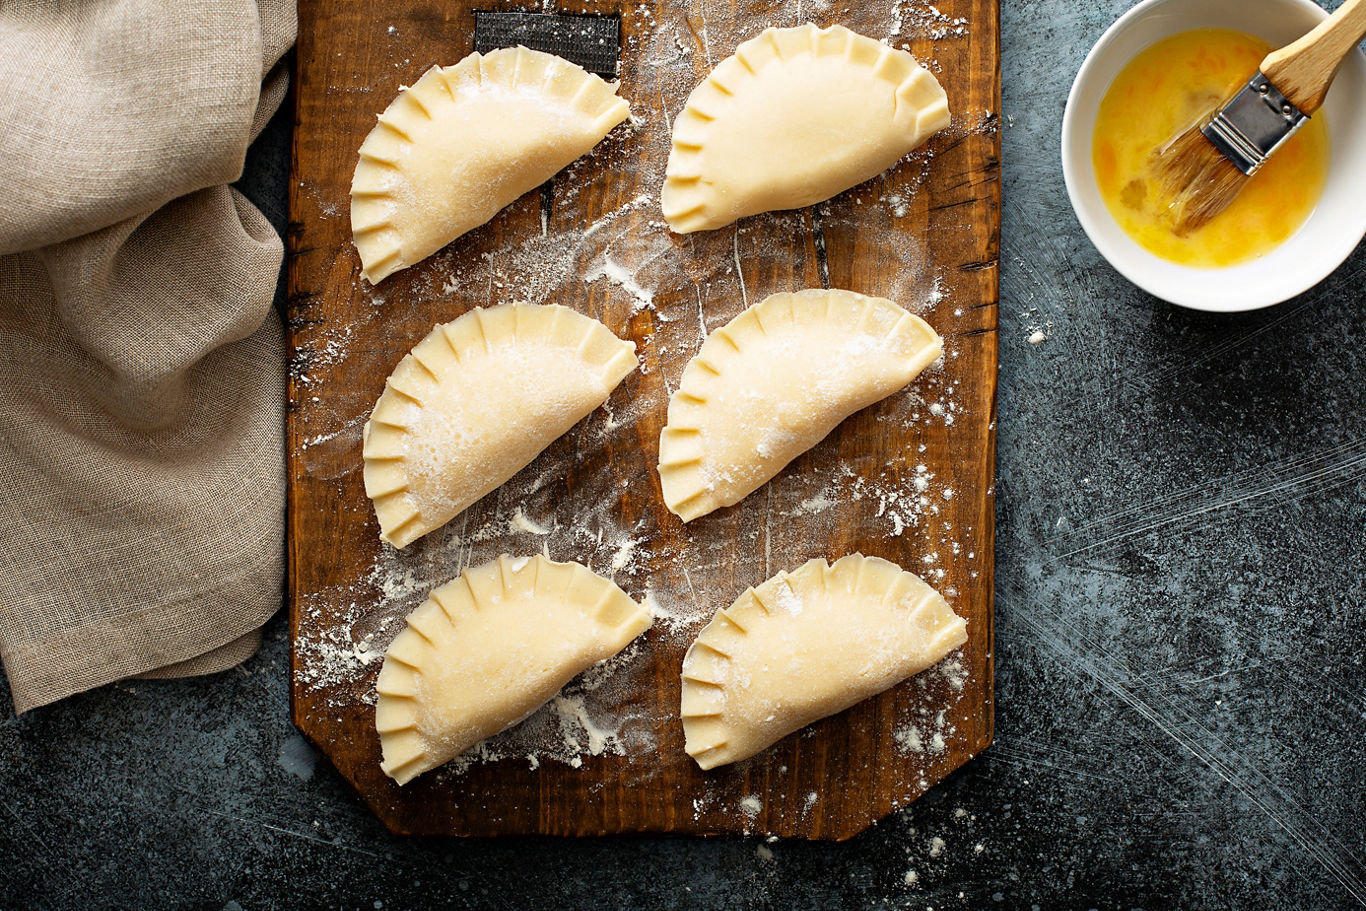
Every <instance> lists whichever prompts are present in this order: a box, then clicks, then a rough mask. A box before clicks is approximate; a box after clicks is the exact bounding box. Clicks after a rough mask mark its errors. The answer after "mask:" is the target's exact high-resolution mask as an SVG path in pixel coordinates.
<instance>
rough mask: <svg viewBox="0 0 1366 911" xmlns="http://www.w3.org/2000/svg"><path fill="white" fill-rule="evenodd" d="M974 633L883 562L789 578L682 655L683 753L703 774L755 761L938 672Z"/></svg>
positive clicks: (744, 600)
mask: <svg viewBox="0 0 1366 911" xmlns="http://www.w3.org/2000/svg"><path fill="white" fill-rule="evenodd" d="M966 626H967V624H966V623H965V622H964V621H963V619H962V618H961V617H959V616H958V615H957V614H955V613H954V612H953V609H952V608H951V607H949V605H948V602H946V601H945V600H944V599H943V598H942V597H941V596H940V594H939V593H938V592H937V591H935V590H934V589H933V588H930V586H928V585H926V584H925V583H924V582H923V581H921V579H920V578H919V577H918V576H914V575H912V574H911V573H908V572H906V571H904V570H903V569H901V567H899V566H897V565H896V564H895V563H889V562H887V561H886V560H880V559H878V558H876V557H865V556H863V555H861V554H854V555H852V556H848V557H845V558H843V559H842V560H839V561H838V562H836V563H835V565H834V566H830V565H828V564H827V563H826V562H825V561H824V560H811V561H810V562H808V563H806V564H804V565H803V566H802V567H801V568H799V569H798V570H797V571H796V572H793V573H778V575H776V576H774V577H773V578H772V579H769V580H768V581H767V582H764V583H763V584H762V585H760V586H759V587H758V588H752V589H750V590H748V591H746V592H745V593H744V594H743V595H741V596H740V598H739V600H737V601H736V602H735V603H734V604H732V605H731V606H730V607H729V608H727V609H725V610H722V611H718V612H717V614H716V616H715V617H714V618H713V619H712V621H711V623H709V624H707V626H706V628H705V629H703V630H702V632H701V633H700V634H698V637H697V641H696V642H694V643H693V644H692V645H691V646H690V647H689V648H688V652H687V654H686V655H684V656H683V705H682V714H683V733H684V736H685V738H686V740H685V745H684V749H686V750H687V752H688V755H689V756H692V757H693V758H694V759H696V760H697V764H698V765H700V766H701V767H702V768H704V769H711V768H715V767H716V766H719V765H725V764H726V763H730V762H738V761H739V760H741V759H746V758H748V757H750V756H753V755H754V754H755V753H757V752H759V751H760V750H762V749H764V748H765V747H767V746H769V745H770V744H772V743H775V742H776V741H778V740H779V739H780V738H782V737H785V736H786V735H788V734H790V733H792V732H793V731H795V730H797V729H798V728H801V727H804V726H805V725H807V724H810V723H811V722H813V721H816V720H817V719H820V718H824V717H826V716H827V715H833V714H835V713H836V712H840V711H843V710H844V709H847V708H848V707H849V706H851V705H853V704H855V703H856V702H861V701H862V700H864V699H867V698H868V697H869V696H874V695H876V694H878V693H881V692H882V691H883V690H886V689H890V688H891V687H893V686H896V685H897V684H898V683H900V682H901V681H903V680H905V679H906V678H908V677H911V676H914V675H915V674H918V673H920V672H921V671H923V670H925V669H926V668H928V667H930V666H931V665H933V664H935V663H937V662H938V661H939V660H940V659H942V658H943V657H944V656H945V655H947V654H948V653H949V652H951V651H952V650H953V649H955V648H957V647H958V646H960V645H962V644H963V643H964V642H966V641H967V632H966Z"/></svg>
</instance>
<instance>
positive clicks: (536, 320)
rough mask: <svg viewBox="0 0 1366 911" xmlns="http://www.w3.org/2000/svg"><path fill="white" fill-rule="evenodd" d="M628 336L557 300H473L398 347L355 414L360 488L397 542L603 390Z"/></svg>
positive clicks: (498, 479) (511, 466) (578, 413)
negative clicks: (379, 386) (482, 304)
mask: <svg viewBox="0 0 1366 911" xmlns="http://www.w3.org/2000/svg"><path fill="white" fill-rule="evenodd" d="M635 368H636V357H635V345H634V344H632V343H631V342H625V341H622V340H621V339H619V338H617V337H616V336H615V335H613V334H612V333H611V331H610V330H608V328H607V327H606V326H604V325H603V324H602V323H600V322H598V321H597V320H595V319H592V318H590V317H587V316H583V315H581V314H579V313H576V312H574V311H573V310H570V309H568V308H567V307H561V306H558V305H548V306H540V305H536V304H504V305H502V306H498V307H489V308H487V309H484V308H479V307H476V308H475V309H473V310H471V311H470V312H468V313H466V314H465V315H464V316H461V317H460V318H458V319H456V320H455V321H453V322H450V323H445V324H444V325H439V326H437V327H436V328H435V329H433V330H432V331H431V333H430V334H429V335H428V336H427V337H426V338H425V339H423V340H422V341H421V342H419V343H418V345H417V347H415V348H414V349H413V350H412V353H411V354H409V355H407V356H406V357H404V358H403V360H402V361H400V362H399V364H398V366H397V367H396V368H394V372H393V374H392V375H391V376H390V377H389V379H387V380H386V381H385V383H384V393H383V394H382V395H380V397H379V401H378V402H377V403H376V404H375V410H374V412H372V413H371V415H370V420H369V421H367V422H366V424H365V431H364V438H365V445H364V456H365V493H366V495H367V496H368V497H370V499H372V500H374V502H375V514H376V515H377V516H378V517H379V528H380V537H382V538H383V539H384V540H386V541H388V542H389V543H390V544H392V545H394V546H395V547H405V546H407V545H408V544H409V543H410V542H412V541H413V540H415V539H417V538H419V537H421V536H422V535H425V534H426V533H427V532H429V531H432V530H434V529H437V528H440V527H441V526H442V525H445V524H446V523H447V522H449V521H450V520H451V519H452V518H454V517H455V516H457V515H459V514H460V513H461V512H464V510H465V509H466V508H467V507H468V506H469V505H470V504H472V503H474V501H476V500H478V499H479V498H480V497H482V496H484V494H486V493H488V492H489V491H491V490H493V489H494V488H496V487H498V486H499V485H501V484H502V483H503V482H504V481H506V480H507V479H508V478H510V477H512V476H513V475H514V474H516V473H517V472H519V471H521V470H522V469H523V468H524V467H526V466H527V464H529V463H530V462H531V460H532V459H534V458H536V456H537V455H538V454H539V453H540V452H541V450H543V449H545V448H546V447H547V446H549V445H550V444H551V442H553V441H554V440H555V439H556V438H557V437H559V436H560V435H562V434H563V433H564V432H565V431H567V430H568V429H569V428H570V427H573V426H574V425H575V424H576V423H578V422H579V421H580V420H581V419H582V418H583V417H584V416H585V415H587V414H588V413H589V412H590V411H592V410H593V409H594V408H597V407H598V406H599V405H601V404H602V403H603V402H605V401H606V400H607V396H608V395H610V394H611V392H612V390H613V389H614V388H616V386H617V384H618V383H620V382H621V381H622V380H623V379H624V378H625V377H626V375H627V374H628V373H630V372H631V371H632V370H634V369H635Z"/></svg>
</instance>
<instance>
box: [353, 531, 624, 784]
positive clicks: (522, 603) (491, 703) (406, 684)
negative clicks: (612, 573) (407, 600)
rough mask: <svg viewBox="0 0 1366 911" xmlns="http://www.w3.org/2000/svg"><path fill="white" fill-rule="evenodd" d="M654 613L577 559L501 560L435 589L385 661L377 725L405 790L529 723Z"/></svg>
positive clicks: (388, 769)
mask: <svg viewBox="0 0 1366 911" xmlns="http://www.w3.org/2000/svg"><path fill="white" fill-rule="evenodd" d="M650 619H651V618H650V612H649V611H648V610H646V609H645V608H643V607H641V606H640V605H639V604H637V603H636V602H634V601H632V600H631V598H630V596H628V595H627V594H626V593H625V592H623V591H622V590H621V589H619V588H617V587H616V586H615V585H613V584H612V583H611V582H610V581H608V580H607V579H604V578H602V577H601V576H598V575H595V574H594V573H592V572H590V571H589V570H587V569H585V568H584V567H582V566H580V565H579V564H577V563H553V562H551V561H550V560H547V559H546V558H545V557H541V556H537V557H521V558H517V559H514V558H512V557H509V556H507V555H506V554H505V555H503V556H501V557H499V558H498V559H497V560H495V561H494V562H492V563H488V564H485V565H484V566H481V567H479V568H478V569H467V570H465V572H464V573H463V574H462V575H461V576H460V578H458V579H456V580H455V581H454V582H451V583H448V584H446V585H443V586H441V587H440V588H438V589H435V590H434V591H433V592H432V593H431V596H430V597H429V598H428V599H427V600H426V601H424V602H423V603H422V604H421V605H420V606H419V607H418V608H417V609H416V610H414V611H413V612H412V613H411V614H409V615H408V626H407V628H406V629H404V630H403V632H401V633H399V634H398V638H396V639H394V642H393V644H392V645H390V646H389V650H388V651H387V652H386V653H385V655H384V666H383V668H382V669H381V670H380V673H379V682H378V684H377V689H378V691H379V701H378V703H377V704H376V707H375V726H376V727H377V728H378V730H379V742H380V748H381V749H382V751H383V754H384V761H383V762H382V763H381V766H380V767H381V768H382V769H383V770H384V774H386V775H388V776H389V777H390V778H392V779H394V780H395V781H397V782H398V783H399V784H406V783H408V782H409V781H411V780H412V779H413V778H415V777H416V776H418V775H421V774H422V773H423V772H425V771H427V770H428V769H434V768H436V767H437V766H440V765H444V764H445V763H447V762H449V761H451V760H452V759H454V758H455V757H457V756H459V755H460V754H461V753H463V752H465V751H466V750H468V749H469V748H470V747H472V746H474V745H475V744H476V743H478V742H479V741H481V740H483V739H484V738H486V737H492V736H493V735H494V734H496V733H498V732H499V731H502V730H504V729H506V728H509V727H512V726H513V725H514V724H516V723H517V722H519V721H521V720H522V719H524V718H526V717H527V716H528V715H530V714H531V713H532V712H534V711H536V709H538V708H540V707H541V706H542V705H544V704H545V703H546V702H547V701H549V700H550V697H552V696H554V695H555V693H557V692H558V691H559V689H560V687H562V686H564V685H565V684H566V683H568V682H569V681H570V680H571V679H573V677H574V676H575V675H577V674H578V673H580V672H581V671H583V670H585V669H587V668H588V667H590V666H592V665H593V664H596V663H597V662H599V661H602V660H604V659H606V658H610V657H612V656H613V655H615V654H616V653H617V652H619V651H621V650H622V649H623V648H625V647H626V645H627V643H629V642H630V641H631V640H632V639H634V638H635V637H636V636H639V635H640V634H641V633H643V632H645V630H647V629H649V628H650Z"/></svg>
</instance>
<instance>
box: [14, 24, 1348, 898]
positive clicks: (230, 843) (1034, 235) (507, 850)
mask: <svg viewBox="0 0 1366 911" xmlns="http://www.w3.org/2000/svg"><path fill="white" fill-rule="evenodd" d="M1126 6H1127V3H1125V2H1095V0H1088V2H1086V3H1082V4H1075V3H1064V2H1061V0H1047V2H1043V0H1040V2H1024V0H1007V2H1006V3H1005V9H1004V11H1003V12H1004V29H1003V42H1004V61H1003V62H1004V74H1005V75H1004V84H1005V104H1004V111H1003V115H1004V116H1003V117H1002V129H1003V130H1004V141H1005V191H1006V193H1005V219H1004V220H1005V225H1004V232H1003V238H1004V239H1003V255H1002V258H1003V263H1002V266H1003V275H1002V277H1003V283H1002V306H1001V389H1000V422H999V431H1000V446H999V483H998V486H997V496H998V503H999V508H998V535H999V544H998V552H997V586H998V592H999V596H998V600H997V608H996V609H997V633H996V636H997V651H996V659H997V674H998V677H997V680H998V705H997V716H996V717H997V735H996V744H995V745H994V746H993V747H992V748H991V749H989V750H988V751H987V752H986V753H984V754H983V755H982V756H981V757H979V758H978V759H977V760H976V761H974V762H973V763H971V764H970V765H969V766H968V767H967V768H965V769H962V770H960V771H959V772H958V773H957V774H955V775H954V776H952V777H951V778H950V779H949V780H948V781H947V782H945V783H944V784H943V785H941V786H940V787H938V788H936V789H935V790H934V791H932V792H931V793H930V794H929V795H927V796H926V797H925V798H924V799H922V800H921V801H919V802H918V803H916V804H915V805H913V806H912V807H911V808H909V809H908V810H906V811H904V812H902V813H901V814H900V815H899V816H896V817H894V818H892V819H889V820H887V821H885V822H884V823H882V824H881V825H879V826H877V827H876V828H874V829H873V830H872V831H870V832H868V833H867V834H865V835H864V836H862V837H861V838H859V839H856V840H855V841H853V842H851V843H849V844H845V845H811V844H802V843H789V842H779V843H774V844H766V843H764V842H762V841H759V840H755V839H718V840H686V839H653V838H613V839H585V840H578V841H569V840H550V839H524V838H519V839H503V840H495V841H455V840H416V839H400V838H394V837H391V836H389V835H387V834H386V833H385V832H384V830H383V829H382V828H381V826H380V825H379V824H378V823H377V822H376V821H375V820H374V819H373V818H372V817H371V816H370V815H369V813H368V812H367V811H365V810H364V809H363V808H362V807H361V805H360V804H359V802H358V801H357V800H356V799H355V797H354V796H353V795H352V794H351V793H350V792H349V791H348V790H347V789H346V788H345V786H344V785H343V784H342V782H341V780H340V779H339V777H338V776H337V775H336V774H335V773H334V772H333V771H332V769H331V767H330V766H329V765H328V764H327V762H326V761H325V760H322V759H320V758H319V757H318V756H317V755H316V754H315V753H313V751H312V750H311V749H310V748H309V747H308V746H307V745H306V744H305V743H304V742H303V740H302V738H300V737H299V735H298V734H297V733H296V732H295V731H294V729H293V728H292V727H291V725H290V723H289V718H288V704H287V703H288V689H287V684H288V681H287V663H288V642H287V635H286V634H287V626H286V622H285V617H284V615H283V614H281V615H280V616H277V617H276V618H275V619H274V620H273V621H272V622H271V623H270V624H269V625H268V626H267V627H266V635H265V645H264V647H263V648H262V650H261V652H260V654H258V655H257V656H256V657H254V658H253V659H251V660H250V661H248V662H247V663H246V664H245V665H243V666H242V667H239V668H237V669H235V670H233V671H230V672H228V673H225V674H221V675H219V676H216V677H210V678H206V679H195V680H182V681H156V682H152V681H146V682H143V681H135V682H128V683H123V684H118V685H115V686H110V687H106V688H105V689H102V690H100V691H97V692H94V693H89V694H86V695H83V696H79V697H76V698H73V699H69V700H67V701H65V702H63V703H60V704H58V705H55V706H51V707H48V708H45V709H41V710H38V711H34V712H31V713H29V714H27V715H25V716H24V717H22V718H18V719H14V718H5V719H4V720H0V908H3V909H8V911H14V909H26V908H51V909H87V908H105V907H108V908H180V907H186V908H208V909H218V908H234V909H235V908H241V909H246V911H256V909H264V908H296V907H313V906H318V907H339V908H357V909H373V908H381V907H382V908H388V909H399V908H416V907H427V906H445V907H454V908H509V909H513V908H515V909H521V908H531V907H547V908H552V907H553V908H571V907H572V908H636V907H641V908H742V909H761V908H782V909H804V908H813V909H814V908H820V909H827V908H882V907H888V908H916V909H924V908H927V907H933V908H935V909H955V908H991V907H998V906H999V907H1007V908H1030V907H1031V906H1033V907H1039V908H1044V909H1051V908H1073V907H1075V908H1090V907H1095V908H1120V909H1132V908H1146V909H1165V908H1173V907H1189V908H1226V907H1236V908H1267V907H1288V908H1306V909H1308V908H1336V907H1355V906H1358V905H1359V904H1361V903H1362V902H1363V899H1364V898H1366V834H1364V832H1363V828H1364V827H1366V824H1364V823H1363V819H1366V798H1364V797H1363V786H1366V695H1364V694H1363V692H1364V690H1366V687H1364V686H1363V684H1366V673H1364V672H1363V666H1362V661H1363V658H1362V655H1363V651H1366V648H1364V647H1363V642H1366V607H1364V606H1363V601H1366V597H1363V596H1364V595H1366V592H1363V587H1364V585H1363V581H1362V580H1363V578H1364V577H1366V555H1364V554H1366V547H1363V544H1364V543H1366V541H1363V538H1366V433H1364V432H1363V429H1364V428H1363V423H1364V421H1366V418H1364V417H1363V416H1364V415H1366V389H1364V388H1363V382H1362V378H1363V376H1366V349H1364V348H1363V345H1362V341H1363V335H1364V334H1366V333H1363V329H1362V326H1363V323H1366V316H1364V315H1363V313H1362V298H1363V293H1362V292H1363V288H1364V287H1366V253H1364V252H1363V251H1358V252H1357V254H1356V255H1354V256H1353V257H1352V259H1351V260H1350V261H1349V262H1348V264H1347V265H1346V266H1345V267H1344V268H1343V269H1341V270H1340V271H1339V272H1338V273H1337V274H1335V275H1334V276H1333V277H1332V278H1330V279H1329V280H1328V281H1327V282H1326V283H1324V284H1323V285H1322V286H1321V287H1319V288H1317V289H1315V290H1314V291H1313V292H1311V293H1309V294H1307V295H1305V296H1304V297H1303V298H1300V299H1298V300H1294V301H1291V302H1289V303H1286V304H1283V305H1281V306H1279V307H1276V308H1273V309H1271V310H1269V311H1265V312H1262V313H1256V314H1251V315H1246V316H1236V317H1210V316H1202V315H1197V314H1194V313H1189V312H1185V311H1182V310H1179V309H1176V308H1173V307H1170V306H1167V305H1165V304H1162V303H1160V302H1158V301H1155V300H1153V299H1151V298H1149V297H1147V296H1146V295H1144V294H1142V293H1140V292H1138V291H1137V290H1135V289H1134V288H1133V287H1132V286H1130V285H1128V284H1127V283H1126V282H1124V280H1122V279H1121V278H1119V277H1118V276H1117V275H1116V274H1115V273H1114V272H1113V271H1112V270H1111V269H1110V268H1109V267H1108V266H1107V265H1105V264H1104V262H1103V261H1101V260H1100V258H1099V256H1098V255H1097V254H1096V253H1095V251H1094V250H1093V249H1092V248H1091V246H1090V244H1089V243H1088V242H1087V241H1086V240H1085V238H1084V236H1083V235H1082V233H1081V231H1080V229H1079V227H1078V226H1077V223H1076V221H1075V219H1074V218H1073V216H1072V213H1071V210H1070V208H1069V207H1068V204H1067V198H1066V194H1065V192H1064V190H1063V185H1062V177H1061V173H1060V169H1059V166H1058V164H1057V143H1058V139H1057V137H1058V131H1059V125H1060V122H1061V117H1062V109H1063V103H1064V100H1065V98H1066V92H1067V88H1068V86H1069V84H1070V81H1071V77H1072V75H1073V73H1074V72H1075V70H1076V68H1077V67H1078V66H1079V65H1080V63H1081V59H1082V57H1083V56H1084V54H1085V52H1086V49H1087V48H1088V47H1089V46H1090V44H1091V42H1092V41H1093V40H1094V39H1095V38H1096V37H1097V36H1098V35H1099V33H1100V32H1101V30H1102V29H1103V27H1104V26H1105V25H1106V24H1107V23H1108V22H1109V21H1111V20H1112V19H1113V18H1114V17H1115V16H1117V15H1118V14H1119V13H1120V12H1122V10H1123V9H1124V8H1125V7H1126ZM287 141H288V140H287V127H286V126H285V124H284V123H283V120H282V119H279V118H277V122H276V124H275V125H274V126H273V127H272V129H271V130H270V131H269V132H268V134H267V135H266V137H264V139H263V141H262V142H261V143H260V144H258V148H257V149H256V151H255V154H254V155H253V158H252V161H251V163H250V165H249V169H248V170H249V179H248V181H247V184H248V188H249V191H250V192H251V194H252V195H253V196H254V198H256V199H257V200H258V201H259V202H260V203H261V205H262V207H263V208H264V209H265V211H266V212H267V213H268V214H270V215H271V216H272V217H274V218H276V219H277V221H278V220H280V218H281V216H282V214H283V209H284V205H283V188H284V183H285V176H284V168H285V167H286V166H287V160H288V155H287ZM1035 327H1042V328H1043V330H1044V331H1045V333H1046V334H1047V336H1048V337H1047V339H1046V340H1045V341H1043V342H1042V343H1040V344H1037V345H1034V344H1030V343H1029V342H1028V340H1027V339H1028V336H1029V335H1030V334H1031V332H1032V331H1033V329H1034V328H1035ZM0 701H3V702H5V703H6V704H7V702H8V693H7V691H5V690H4V687H3V686H2V685H0ZM936 838H938V839H942V840H943V847H942V849H941V850H938V851H936V850H935V849H934V844H935V843H934V842H933V839H936ZM936 855H937V856H936ZM910 871H914V872H915V874H916V876H915V881H914V882H913V883H908V882H907V878H908V873H909V872H910Z"/></svg>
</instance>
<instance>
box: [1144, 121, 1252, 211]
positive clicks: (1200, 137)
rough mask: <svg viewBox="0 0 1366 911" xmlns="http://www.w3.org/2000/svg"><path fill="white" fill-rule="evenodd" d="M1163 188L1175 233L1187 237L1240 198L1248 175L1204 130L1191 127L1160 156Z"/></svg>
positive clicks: (1159, 165) (1159, 168)
mask: <svg viewBox="0 0 1366 911" xmlns="http://www.w3.org/2000/svg"><path fill="white" fill-rule="evenodd" d="M1159 155H1160V157H1159V160H1158V173H1159V178H1158V181H1159V185H1160V189H1161V191H1162V196H1163V198H1164V199H1168V200H1171V204H1170V208H1169V210H1168V211H1169V212H1170V214H1171V219H1172V230H1173V231H1175V232H1176V234H1177V235H1178V236H1181V237H1184V236H1186V235H1187V234H1189V233H1190V232H1192V231H1195V230H1198V229H1199V228H1202V227H1204V225H1205V224H1207V223H1208V222H1209V220H1210V219H1211V218H1213V217H1214V216H1216V215H1218V214H1219V213H1220V212H1222V211H1224V210H1225V209H1227V208H1228V207H1229V204H1230V203H1232V202H1233V200H1234V199H1236V198H1237V196H1238V193H1239V191H1241V190H1242V189H1243V184H1244V183H1246V181H1247V175H1246V174H1244V173H1243V172H1242V171H1240V170H1238V168H1237V167H1236V166H1235V165H1234V164H1233V162H1231V161H1229V160H1228V157H1227V156H1226V155H1224V153H1223V152H1221V151H1219V150H1218V149H1216V148H1215V147H1214V144H1213V143H1211V142H1210V141H1209V140H1208V139H1206V138H1205V135H1204V134H1203V133H1201V132H1200V126H1199V125H1198V124H1197V125H1196V126H1193V127H1191V128H1190V129H1189V130H1187V131H1186V132H1184V133H1182V134H1181V135H1180V136H1178V137H1176V138H1175V139H1173V140H1172V141H1171V143H1169V144H1168V145H1167V147H1166V148H1165V149H1162V150H1161V152H1160V153H1159Z"/></svg>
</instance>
